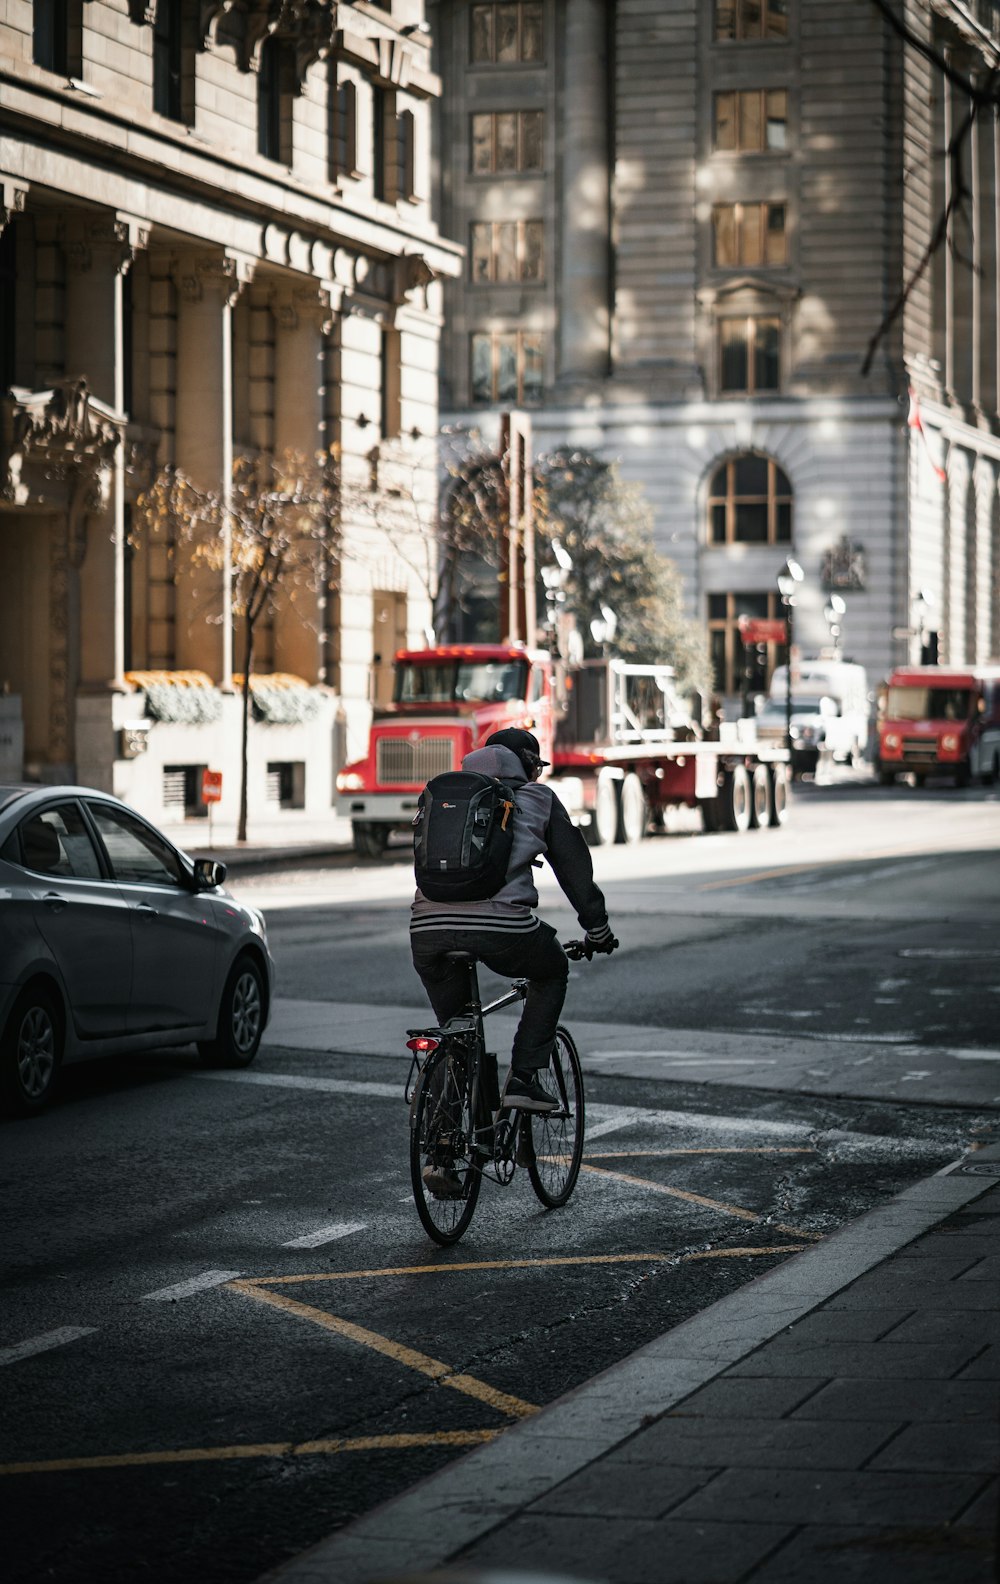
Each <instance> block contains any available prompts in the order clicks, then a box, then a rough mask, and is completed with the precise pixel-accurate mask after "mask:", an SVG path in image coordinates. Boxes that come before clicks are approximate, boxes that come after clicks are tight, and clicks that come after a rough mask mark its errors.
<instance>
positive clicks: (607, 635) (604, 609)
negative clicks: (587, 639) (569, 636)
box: [590, 605, 618, 659]
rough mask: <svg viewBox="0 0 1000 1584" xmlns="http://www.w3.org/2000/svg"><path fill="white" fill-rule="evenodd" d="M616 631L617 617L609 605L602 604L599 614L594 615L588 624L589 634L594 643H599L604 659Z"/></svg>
mask: <svg viewBox="0 0 1000 1584" xmlns="http://www.w3.org/2000/svg"><path fill="white" fill-rule="evenodd" d="M617 631H618V617H617V616H616V615H615V613H614V611H613V610H612V609H611V607H610V605H602V606H601V614H600V616H595V617H594V619H593V621H592V622H591V624H590V636H591V637H592V638H593V640H594V642H595V643H596V644H600V646H601V652H602V654H603V655H604V658H605V659H607V657H608V645H609V644H610V643H613V642H614V637H615V633H616V632H617Z"/></svg>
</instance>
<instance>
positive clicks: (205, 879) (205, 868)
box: [194, 858, 226, 891]
mask: <svg viewBox="0 0 1000 1584" xmlns="http://www.w3.org/2000/svg"><path fill="white" fill-rule="evenodd" d="M225 878H226V866H225V864H224V863H220V862H219V860H218V859H217V858H196V859H195V861H194V888H195V890H196V891H214V890H215V887H216V886H220V885H221V884H222V882H223V880H225Z"/></svg>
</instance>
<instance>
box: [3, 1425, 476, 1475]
mask: <svg viewBox="0 0 1000 1584" xmlns="http://www.w3.org/2000/svg"><path fill="white" fill-rule="evenodd" d="M499 1434H500V1430H433V1431H430V1432H429V1433H428V1434H426V1435H419V1434H416V1433H415V1432H408V1433H405V1434H401V1435H373V1436H343V1437H332V1438H331V1439H329V1440H326V1441H298V1442H296V1441H262V1442H259V1443H257V1444H256V1445H254V1444H251V1445H249V1446H225V1447H181V1448H179V1449H177V1450H176V1451H167V1452H112V1453H108V1454H107V1455H106V1456H104V1457H77V1458H53V1459H51V1460H50V1461H49V1462H47V1463H46V1462H36V1463H0V1474H64V1473H72V1472H73V1471H74V1470H78V1469H108V1468H143V1467H148V1466H149V1465H150V1464H156V1463H219V1462H225V1461H228V1460H231V1459H234V1458H270V1457H315V1456H318V1455H321V1454H322V1455H329V1454H333V1453H340V1452H384V1451H398V1450H401V1451H408V1450H409V1449H410V1448H412V1447H428V1446H459V1447H460V1446H479V1445H480V1444H481V1443H482V1442H483V1441H492V1440H493V1438H494V1437H495V1436H498V1435H499Z"/></svg>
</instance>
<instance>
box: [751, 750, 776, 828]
mask: <svg viewBox="0 0 1000 1584" xmlns="http://www.w3.org/2000/svg"><path fill="white" fill-rule="evenodd" d="M751 792H752V798H751V817H750V824H751V825H752V827H753V828H754V830H764V829H766V828H767V826H768V825H770V823H771V809H772V805H773V803H774V788H773V783H772V781H771V777H770V775H769V774H768V769H767V765H763V764H759V765H757V766H756V767H755V769H754V773H753V781H752V784H751Z"/></svg>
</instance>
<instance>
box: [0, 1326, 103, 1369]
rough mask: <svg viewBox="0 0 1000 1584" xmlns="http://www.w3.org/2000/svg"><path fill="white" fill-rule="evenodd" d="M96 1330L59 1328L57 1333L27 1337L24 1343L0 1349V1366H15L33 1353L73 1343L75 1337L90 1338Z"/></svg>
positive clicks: (86, 1327)
mask: <svg viewBox="0 0 1000 1584" xmlns="http://www.w3.org/2000/svg"><path fill="white" fill-rule="evenodd" d="M96 1330H97V1327H96V1326H60V1327H59V1330H58V1331H44V1332H43V1333H42V1335H41V1336H36V1337H28V1338H27V1340H26V1341H24V1342H15V1343H14V1344H13V1345H12V1346H11V1347H5V1348H0V1364H16V1363H17V1362H18V1360H19V1359H25V1358H30V1357H31V1355H32V1354H33V1353H47V1352H48V1351H49V1349H50V1348H57V1347H63V1346H64V1345H65V1344H66V1343H67V1342H75V1341H76V1339H77V1337H85V1336H92V1335H93V1333H94V1332H95V1331H96Z"/></svg>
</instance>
